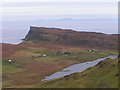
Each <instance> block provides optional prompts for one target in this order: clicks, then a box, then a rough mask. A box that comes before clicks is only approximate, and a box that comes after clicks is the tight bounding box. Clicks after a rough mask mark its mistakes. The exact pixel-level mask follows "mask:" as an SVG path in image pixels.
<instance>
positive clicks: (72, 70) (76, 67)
mask: <svg viewBox="0 0 120 90" xmlns="http://www.w3.org/2000/svg"><path fill="white" fill-rule="evenodd" d="M117 57H118V56H117V55H111V56H108V57H105V58H101V59H96V60H94V61H89V62H85V63H80V64H75V65H72V66H70V67H68V68H65V69H63V70H62V71H59V72H56V73H54V74H52V75H50V76H46V77H45V79H43V80H42V81H44V80H52V79H57V78H60V77H63V76H66V75H69V74H72V73H76V72H82V71H84V70H86V69H87V68H89V67H93V66H95V65H97V64H98V63H99V62H100V61H103V60H105V59H106V58H111V59H115V58H117Z"/></svg>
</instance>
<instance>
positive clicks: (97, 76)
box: [34, 59, 118, 88]
mask: <svg viewBox="0 0 120 90" xmlns="http://www.w3.org/2000/svg"><path fill="white" fill-rule="evenodd" d="M38 87H41V88H118V59H114V60H112V59H106V60H105V61H102V62H100V63H99V64H98V65H96V66H94V67H91V68H89V69H87V70H85V71H84V72H82V73H75V74H71V75H68V76H67V77H62V78H59V79H55V80H50V81H45V82H43V83H40V84H38V85H35V86H34V88H38Z"/></svg>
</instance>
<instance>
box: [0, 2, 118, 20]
mask: <svg viewBox="0 0 120 90" xmlns="http://www.w3.org/2000/svg"><path fill="white" fill-rule="evenodd" d="M117 4H118V0H2V4H1V5H0V9H1V10H0V11H1V14H0V16H1V15H3V16H4V17H17V16H21V17H22V16H24V17H25V16H27V18H29V17H30V16H33V18H35V17H37V16H41V18H49V16H52V17H55V16H54V15H57V16H59V17H60V15H61V16H67V17H68V16H70V17H71V16H73V17H75V16H78V18H80V17H81V16H86V18H87V17H88V15H89V16H90V17H91V16H93V17H94V18H95V17H96V18H97V16H98V17H99V16H100V15H101V16H102V18H117V14H118V12H117V11H118V5H117ZM39 18H40V17H39Z"/></svg>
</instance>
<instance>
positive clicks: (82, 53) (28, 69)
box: [2, 45, 117, 88]
mask: <svg viewBox="0 0 120 90" xmlns="http://www.w3.org/2000/svg"><path fill="white" fill-rule="evenodd" d="M89 49H93V48H78V47H65V46H64V47H63V46H61V47H60V46H51V47H50V45H48V46H26V45H25V46H24V45H18V46H12V45H6V46H5V45H4V47H3V59H2V70H3V72H2V75H3V80H2V81H3V88H8V87H16V88H20V87H24V88H28V87H31V86H32V87H38V88H39V87H69V84H70V85H71V84H72V83H73V85H74V86H73V87H81V86H83V87H91V86H87V85H86V84H87V83H91V80H89V79H90V76H91V77H92V76H93V77H94V78H96V80H97V77H98V76H94V74H93V75H92V74H91V72H86V73H89V74H90V75H89V74H87V75H89V76H87V75H86V76H83V78H82V79H81V78H80V76H79V74H73V75H70V77H76V78H77V79H78V80H79V79H81V80H83V79H85V80H83V81H82V82H83V83H82V82H79V81H76V80H74V78H70V79H69V83H68V82H67V80H64V79H65V78H64V77H63V78H61V80H59V79H58V80H57V82H55V81H56V80H55V81H54V80H53V81H52V82H50V83H49V82H47V83H48V84H47V83H42V82H41V80H42V79H43V78H44V77H45V76H47V75H51V74H52V73H55V72H57V71H59V70H61V69H63V68H66V67H68V66H70V65H73V64H77V63H82V62H87V61H91V60H95V59H98V58H102V57H106V56H108V55H112V54H117V52H116V51H112V50H100V49H94V52H89V51H88V50H89ZM58 51H67V52H70V53H71V54H69V55H54V54H55V53H56V52H58ZM43 54H47V55H48V56H47V57H40V56H41V55H43ZM9 59H11V60H14V63H11V64H10V63H8V60H9ZM111 61H112V60H111ZM115 61H116V60H115ZM106 67H109V66H108V65H106ZM115 67H116V66H115ZM113 69H114V68H113ZM97 70H98V71H99V68H98V67H96V71H97ZM110 70H112V69H110ZM94 72H95V71H94ZM96 73H97V72H96ZM106 73H107V72H106ZM76 75H78V76H76ZM80 75H82V74H80ZM101 75H102V74H101ZM108 76H109V75H108ZM99 77H101V76H99ZM87 78H88V79H87ZM109 78H111V77H108V79H109ZM81 80H80V81H81ZM87 80H89V81H88V82H87ZM73 81H75V82H79V83H81V84H80V86H79V85H78V83H76V84H74V82H73ZM98 81H99V80H98ZM60 82H61V83H60ZM41 83H42V84H41ZM62 83H63V84H65V83H66V84H65V85H63V84H62ZM49 84H50V85H49ZM59 84H60V85H59ZM92 85H93V84H92ZM71 87H72V85H71ZM95 87H97V85H95ZM101 87H102V86H101ZM114 87H116V86H114Z"/></svg>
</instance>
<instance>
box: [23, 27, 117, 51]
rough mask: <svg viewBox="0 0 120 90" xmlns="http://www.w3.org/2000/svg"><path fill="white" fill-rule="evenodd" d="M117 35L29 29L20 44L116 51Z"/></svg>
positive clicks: (57, 29) (43, 28)
mask: <svg viewBox="0 0 120 90" xmlns="http://www.w3.org/2000/svg"><path fill="white" fill-rule="evenodd" d="M117 43H118V35H117V34H116V35H115V34H114V35H113V34H103V33H96V32H78V31H73V30H71V29H59V28H45V27H30V31H29V32H28V34H27V35H26V37H25V38H24V39H23V42H22V43H21V44H29V45H30V44H54V45H66V46H79V47H83V46H84V47H94V48H108V49H117Z"/></svg>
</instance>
